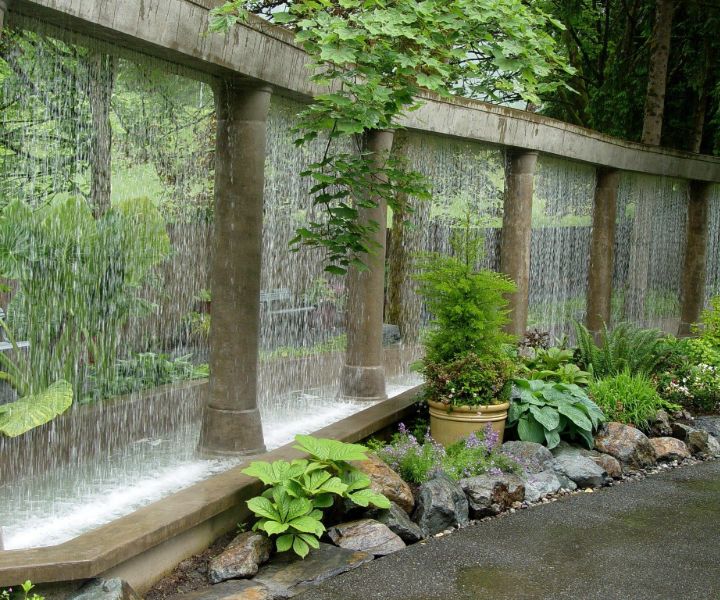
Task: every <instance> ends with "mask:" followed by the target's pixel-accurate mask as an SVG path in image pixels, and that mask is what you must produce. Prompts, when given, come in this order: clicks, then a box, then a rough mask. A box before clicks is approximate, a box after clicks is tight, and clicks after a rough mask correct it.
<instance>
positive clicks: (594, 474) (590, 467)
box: [553, 447, 611, 488]
mask: <svg viewBox="0 0 720 600" xmlns="http://www.w3.org/2000/svg"><path fill="white" fill-rule="evenodd" d="M553 454H554V456H555V462H554V464H553V470H554V471H555V472H556V473H560V474H561V475H565V476H566V477H567V478H568V479H571V480H572V481H574V482H575V483H576V484H577V485H578V487H583V488H586V487H600V486H602V485H605V484H606V483H609V482H610V480H611V477H610V476H609V475H608V474H607V473H606V472H605V470H604V469H603V468H602V467H600V466H599V465H598V464H597V463H595V461H593V460H592V459H590V458H589V457H587V456H583V455H582V454H581V452H580V449H579V448H572V447H562V448H556V449H555V450H553Z"/></svg>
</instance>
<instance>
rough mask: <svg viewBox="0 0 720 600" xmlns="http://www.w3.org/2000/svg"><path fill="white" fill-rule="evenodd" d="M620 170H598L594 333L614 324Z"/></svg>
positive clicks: (590, 296)
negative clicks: (612, 306)
mask: <svg viewBox="0 0 720 600" xmlns="http://www.w3.org/2000/svg"><path fill="white" fill-rule="evenodd" d="M619 183H620V171H617V170H615V169H602V168H598V171H597V183H596V185H595V198H594V202H593V225H592V227H593V228H592V238H591V240H590V265H589V268H588V288H587V316H586V324H587V328H588V329H589V330H590V331H592V332H593V333H597V332H599V331H601V330H602V328H603V326H604V325H608V326H609V325H610V310H611V302H612V281H613V266H614V261H615V217H616V214H617V194H618V185H619Z"/></svg>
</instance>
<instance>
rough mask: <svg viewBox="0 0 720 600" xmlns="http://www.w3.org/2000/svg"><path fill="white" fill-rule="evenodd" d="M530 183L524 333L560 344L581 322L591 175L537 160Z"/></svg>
mask: <svg viewBox="0 0 720 600" xmlns="http://www.w3.org/2000/svg"><path fill="white" fill-rule="evenodd" d="M534 183H535V185H534V195H533V213H532V246H531V251H530V303H529V314H528V327H529V328H531V327H538V328H539V329H542V330H546V331H549V332H550V334H551V335H552V336H554V337H556V338H561V337H562V336H565V335H572V332H573V321H574V320H579V321H582V320H583V319H584V317H585V302H586V301H585V296H586V291H587V275H588V262H589V255H590V236H591V234H592V210H593V208H592V207H593V196H594V194H595V169H594V168H593V167H590V166H587V165H582V164H579V163H573V162H569V161H563V160H558V159H554V158H550V157H546V156H540V157H539V159H538V164H537V170H536V173H535V182H534Z"/></svg>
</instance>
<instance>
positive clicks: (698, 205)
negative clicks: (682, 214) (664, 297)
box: [678, 181, 710, 336]
mask: <svg viewBox="0 0 720 600" xmlns="http://www.w3.org/2000/svg"><path fill="white" fill-rule="evenodd" d="M709 217H710V184H709V183H705V182H702V181H691V182H690V196H689V198H688V220H687V241H686V242H685V266H684V268H683V280H682V293H681V311H680V327H679V329H678V335H680V336H686V335H689V334H690V327H691V325H692V324H693V323H697V322H698V320H699V319H700V312H701V311H702V309H703V306H704V304H705V278H706V263H707V241H708V228H709Z"/></svg>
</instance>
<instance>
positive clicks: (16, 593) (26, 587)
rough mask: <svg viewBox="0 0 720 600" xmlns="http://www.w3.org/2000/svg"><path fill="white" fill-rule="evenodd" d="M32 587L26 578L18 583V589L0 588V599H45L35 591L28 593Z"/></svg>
mask: <svg viewBox="0 0 720 600" xmlns="http://www.w3.org/2000/svg"><path fill="white" fill-rule="evenodd" d="M34 587H35V586H34V585H33V584H32V583H31V582H30V580H29V579H28V580H27V581H26V582H25V583H21V584H20V586H19V589H13V588H8V589H5V590H0V600H45V597H44V596H40V595H38V594H36V593H35V592H33V593H32V595H30V590H32V589H33V588H34Z"/></svg>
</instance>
